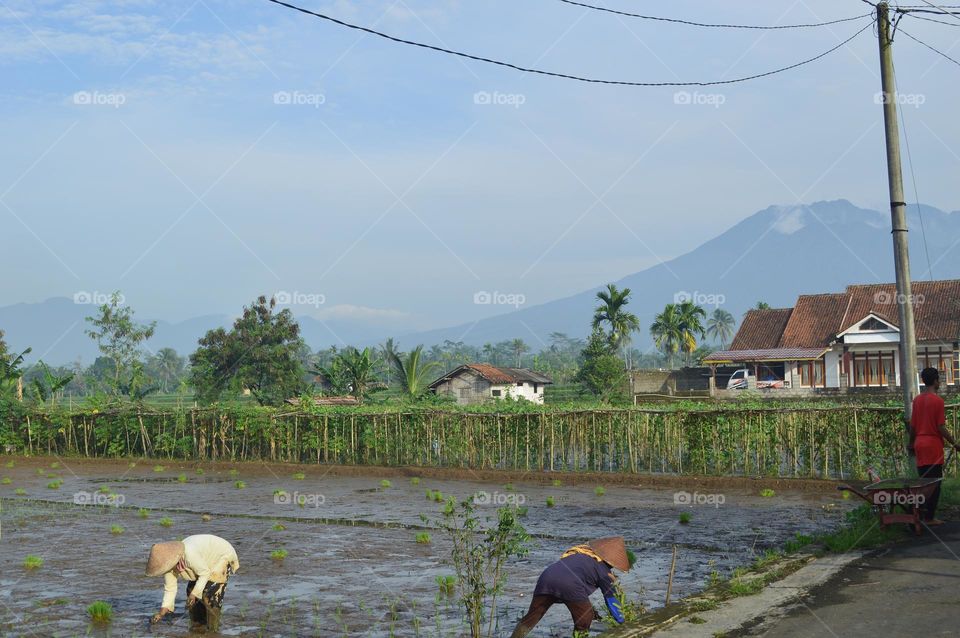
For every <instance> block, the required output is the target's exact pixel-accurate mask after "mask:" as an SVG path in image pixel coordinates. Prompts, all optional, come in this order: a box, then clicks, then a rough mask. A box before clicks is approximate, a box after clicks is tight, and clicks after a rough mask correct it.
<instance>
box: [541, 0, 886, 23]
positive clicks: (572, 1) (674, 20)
mask: <svg viewBox="0 0 960 638" xmlns="http://www.w3.org/2000/svg"><path fill="white" fill-rule="evenodd" d="M558 1H559V2H562V3H564V4H569V5H573V6H576V7H584V8H586V9H593V10H594V11H603V12H604V13H613V14H615V15H620V16H626V17H628V18H640V19H643V20H656V21H658V22H672V23H675V24H685V25H688V26H692V27H708V28H714V29H764V30H774V29H807V28H811V27H825V26H828V25H831V24H840V23H841V22H852V21H853V20H860V19H861V18H868V17H870V16H871V15H872V14H869V13H865V14H863V15H858V16H853V17H850V18H840V19H838V20H830V21H829V22H814V23H807V24H781V25H772V26H764V25H753V24H714V23H709V22H693V21H692V20H681V19H679V18H664V17H659V16H650V15H643V14H640V13H629V12H627V11H618V10H616V9H610V8H608V7H599V6H596V5H592V4H587V3H585V2H577V1H576V0H558Z"/></svg>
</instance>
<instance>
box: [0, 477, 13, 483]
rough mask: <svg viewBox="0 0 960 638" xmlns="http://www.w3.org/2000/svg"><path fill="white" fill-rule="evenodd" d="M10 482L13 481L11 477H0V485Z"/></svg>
mask: <svg viewBox="0 0 960 638" xmlns="http://www.w3.org/2000/svg"><path fill="white" fill-rule="evenodd" d="M11 483H13V479H12V478H10V477H9V476H4V477H3V478H2V479H0V484H2V485H10V484H11Z"/></svg>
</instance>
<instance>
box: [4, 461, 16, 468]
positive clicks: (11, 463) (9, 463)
mask: <svg viewBox="0 0 960 638" xmlns="http://www.w3.org/2000/svg"><path fill="white" fill-rule="evenodd" d="M5 465H6V467H13V466H14V465H15V463H14V462H13V461H7V462H6V464H5Z"/></svg>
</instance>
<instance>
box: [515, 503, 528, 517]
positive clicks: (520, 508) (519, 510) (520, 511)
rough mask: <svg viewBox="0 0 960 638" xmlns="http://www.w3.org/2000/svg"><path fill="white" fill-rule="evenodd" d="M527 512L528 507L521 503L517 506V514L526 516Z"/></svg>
mask: <svg viewBox="0 0 960 638" xmlns="http://www.w3.org/2000/svg"><path fill="white" fill-rule="evenodd" d="M528 512H529V508H528V507H526V506H523V505H521V506H518V507H517V516H526V515H527V513H528Z"/></svg>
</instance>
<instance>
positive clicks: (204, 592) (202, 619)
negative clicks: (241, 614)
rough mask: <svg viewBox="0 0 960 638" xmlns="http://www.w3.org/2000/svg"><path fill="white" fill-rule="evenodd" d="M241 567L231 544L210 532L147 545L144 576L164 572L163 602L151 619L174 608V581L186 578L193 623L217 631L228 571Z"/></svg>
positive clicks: (175, 595) (153, 620)
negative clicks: (148, 553) (148, 551)
mask: <svg viewBox="0 0 960 638" xmlns="http://www.w3.org/2000/svg"><path fill="white" fill-rule="evenodd" d="M238 569H240V560H239V559H238V558H237V552H236V550H234V549H233V546H232V545H231V544H230V543H228V542H227V541H225V540H224V539H222V538H220V537H219V536H214V535H213V534H197V535H195V536H187V537H186V538H185V539H183V540H182V541H169V542H166V543H157V544H156V545H154V546H153V547H152V548H151V549H150V558H149V559H147V569H146V574H147V576H163V603H162V604H161V605H160V611H159V612H157V613H156V614H154V615H153V618H152V619H151V620H150V622H151V623H158V622H160V619H161V618H163V617H164V616H166V615H167V614H169V613H171V612H172V611H173V608H174V605H175V604H176V599H177V581H178V579H180V578H182V579H184V580H186V581H187V611H188V612H189V614H190V620H191V624H192V627H191V628H194V627H197V628H199V627H206V628H207V629H208V630H210V631H218V630H219V627H220V608H221V607H222V606H223V592H224V590H226V588H227V579H228V578H229V577H230V574H233V573H235V572H236V571H237V570H238Z"/></svg>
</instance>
